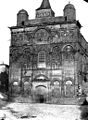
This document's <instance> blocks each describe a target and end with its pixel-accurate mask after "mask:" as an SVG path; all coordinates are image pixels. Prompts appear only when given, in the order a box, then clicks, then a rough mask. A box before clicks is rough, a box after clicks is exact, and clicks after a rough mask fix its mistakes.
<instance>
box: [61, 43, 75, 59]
mask: <svg viewBox="0 0 88 120" xmlns="http://www.w3.org/2000/svg"><path fill="white" fill-rule="evenodd" d="M62 51H63V60H72V59H74V52H73V51H74V49H73V46H71V45H65V46H64V47H63V49H62Z"/></svg>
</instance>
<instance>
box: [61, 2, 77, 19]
mask: <svg viewBox="0 0 88 120" xmlns="http://www.w3.org/2000/svg"><path fill="white" fill-rule="evenodd" d="M63 11H64V17H65V18H66V20H67V21H74V20H76V10H75V7H74V6H73V5H72V4H70V3H69V4H67V5H66V6H65V8H64V10H63Z"/></svg>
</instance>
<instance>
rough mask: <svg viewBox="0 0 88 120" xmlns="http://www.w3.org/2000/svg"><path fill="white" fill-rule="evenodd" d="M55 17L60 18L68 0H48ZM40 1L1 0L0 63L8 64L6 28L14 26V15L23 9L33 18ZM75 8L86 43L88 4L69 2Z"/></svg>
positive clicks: (7, 35)
mask: <svg viewBox="0 0 88 120" xmlns="http://www.w3.org/2000/svg"><path fill="white" fill-rule="evenodd" d="M49 1H50V4H51V7H52V9H53V10H54V12H55V16H62V15H63V9H64V7H65V5H66V4H68V2H69V0H49ZM41 2H42V0H1V1H0V63H2V62H4V63H5V64H9V46H10V39H11V36H10V30H9V28H8V27H11V26H15V25H16V19H17V18H16V15H17V13H18V11H19V10H21V9H25V10H27V12H28V14H29V19H34V18H35V9H37V8H38V7H39V6H40V5H41ZM70 3H71V4H73V5H74V6H75V8H76V19H77V20H79V21H80V23H81V25H82V26H83V27H82V28H81V33H82V34H83V36H84V38H85V39H86V40H87V41H88V3H86V2H85V1H83V0H70Z"/></svg>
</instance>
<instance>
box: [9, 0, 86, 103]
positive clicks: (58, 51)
mask: <svg viewBox="0 0 88 120" xmlns="http://www.w3.org/2000/svg"><path fill="white" fill-rule="evenodd" d="M80 29H81V24H80V22H79V21H78V20H76V9H75V7H74V5H72V4H71V3H68V4H67V5H66V6H65V7H64V9H63V16H55V12H54V11H53V10H52V8H51V5H50V2H49V0H43V1H42V3H41V6H40V7H39V8H38V9H36V15H35V19H32V20H31V19H30V18H29V15H28V12H27V11H26V10H24V9H22V10H20V11H19V12H18V13H17V25H16V26H12V27H10V30H11V45H10V54H9V58H10V66H9V82H10V91H11V95H13V96H14V95H15V96H17V95H19V94H24V95H25V94H26V95H27V96H30V95H31V96H32V97H33V100H39V99H44V100H45V101H46V102H47V101H49V102H50V101H52V102H53V103H54V101H55V100H56V101H58V103H61V102H62V101H64V100H66V99H68V98H71V99H73V98H75V99H76V98H77V96H79V92H80V91H81V94H82V93H85V91H84V89H83V85H84V83H85V82H87V77H86V76H87V70H86V69H87V67H86V66H87V64H88V43H87V41H86V40H85V39H84V37H83V35H82V34H81V32H80ZM68 102H70V101H68ZM62 104H63V103H62Z"/></svg>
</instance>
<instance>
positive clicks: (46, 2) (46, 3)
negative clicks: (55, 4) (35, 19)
mask: <svg viewBox="0 0 88 120" xmlns="http://www.w3.org/2000/svg"><path fill="white" fill-rule="evenodd" d="M41 9H51V6H50V2H49V0H43V1H42V4H41V6H40V7H39V8H38V9H37V10H41Z"/></svg>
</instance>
